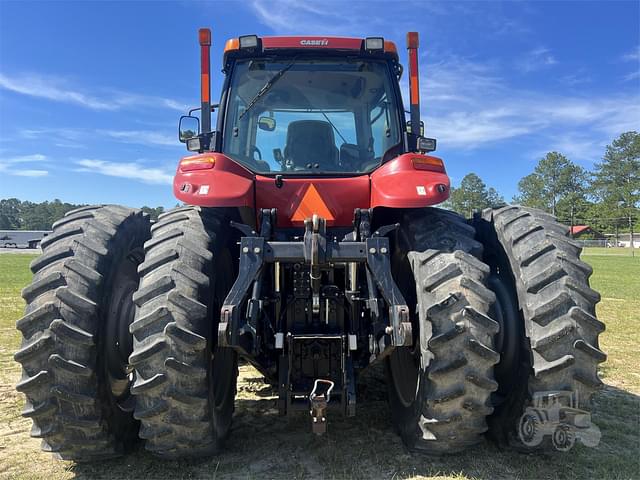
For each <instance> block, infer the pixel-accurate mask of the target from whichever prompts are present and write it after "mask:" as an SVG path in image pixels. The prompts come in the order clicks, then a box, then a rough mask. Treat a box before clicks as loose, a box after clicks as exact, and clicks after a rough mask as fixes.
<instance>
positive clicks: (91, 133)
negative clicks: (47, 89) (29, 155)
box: [19, 128, 178, 148]
mask: <svg viewBox="0 0 640 480" xmlns="http://www.w3.org/2000/svg"><path fill="white" fill-rule="evenodd" d="M19 134H20V135H21V136H22V137H23V138H27V139H38V140H39V141H43V140H46V139H53V140H55V142H56V143H54V145H56V146H58V147H64V148H84V145H83V144H81V143H80V142H81V140H83V139H84V140H86V139H88V138H96V137H97V138H101V139H107V140H109V139H111V140H114V141H116V142H120V143H129V144H136V145H150V146H171V147H175V146H178V139H177V135H176V134H173V135H171V134H169V133H167V132H166V131H165V132H163V131H157V130H110V129H88V128H86V129H83V128H37V129H25V130H20V131H19ZM61 140H63V141H61Z"/></svg>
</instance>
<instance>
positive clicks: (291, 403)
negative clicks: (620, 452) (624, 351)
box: [15, 29, 605, 461]
mask: <svg viewBox="0 0 640 480" xmlns="http://www.w3.org/2000/svg"><path fill="white" fill-rule="evenodd" d="M199 44H200V54H201V55H200V57H201V102H200V103H201V104H200V107H199V108H196V109H193V110H192V111H190V112H188V113H189V114H188V115H185V116H183V117H181V119H180V125H179V139H180V141H182V142H183V143H185V145H186V148H187V150H188V151H189V152H190V153H189V154H188V156H185V157H184V158H182V160H180V162H179V164H178V166H177V171H176V174H175V178H174V181H173V191H174V194H175V196H176V197H177V199H178V200H180V201H181V202H182V203H183V205H184V206H181V207H178V208H175V209H173V210H171V211H168V212H166V213H164V214H162V215H161V216H160V217H159V219H158V221H157V222H155V223H152V222H151V221H150V219H149V217H148V216H147V215H145V214H144V213H143V212H142V211H140V210H137V209H130V208H125V207H122V206H117V205H97V206H87V207H83V208H80V209H77V210H74V211H71V212H69V213H67V214H66V215H65V216H64V217H63V218H62V219H61V220H59V221H57V222H56V223H55V224H54V225H53V232H52V233H51V234H50V235H49V236H47V237H46V238H44V239H43V240H42V249H43V253H42V255H41V256H40V257H38V258H37V259H35V260H34V261H33V262H32V263H31V270H32V271H33V273H34V277H33V281H32V283H31V284H30V285H29V286H27V287H26V288H25V289H24V290H23V292H22V296H23V297H24V299H25V300H26V303H27V306H26V310H25V315H24V316H23V317H22V318H21V319H19V320H18V321H17V328H18V329H19V330H20V331H21V332H22V335H23V342H22V346H21V348H20V349H19V350H18V352H17V353H16V354H15V359H16V360H17V361H18V362H19V363H20V364H21V365H22V378H21V380H20V381H19V383H18V385H17V387H16V388H17V390H18V391H20V392H23V393H24V394H25V396H26V406H25V408H24V410H23V412H22V414H23V415H24V416H26V417H30V418H31V419H32V420H33V428H32V430H31V435H32V436H33V437H37V438H41V439H42V448H43V449H44V450H45V451H48V452H53V453H54V454H55V455H57V456H58V457H60V458H64V459H73V460H75V461H92V460H95V459H99V458H104V457H111V456H115V455H119V454H122V453H126V452H128V451H130V450H131V449H132V448H134V447H135V445H136V444H137V443H138V442H143V443H144V446H145V448H146V449H147V450H149V451H151V452H153V453H154V454H156V455H158V456H161V457H166V458H178V457H194V456H207V455H212V454H214V453H216V452H218V451H219V450H220V449H221V447H222V446H223V443H224V440H225V438H226V437H227V436H228V434H229V432H230V429H231V423H232V417H233V414H234V396H235V393H236V382H237V377H238V362H239V359H240V360H241V361H243V362H247V363H248V364H250V365H252V366H253V367H255V368H256V369H257V370H258V371H259V372H260V373H261V374H262V375H263V376H264V378H265V381H266V382H268V383H269V384H271V385H272V386H273V389H274V391H275V392H277V396H278V400H277V405H278V410H279V412H280V414H282V415H296V414H298V415H306V416H308V417H309V422H310V425H311V430H312V431H313V432H314V433H316V434H322V433H324V432H325V431H326V430H327V425H328V424H329V423H330V422H332V421H336V419H337V418H341V419H342V420H340V421H349V419H348V417H351V416H353V415H356V413H357V410H358V409H357V406H358V388H357V385H356V382H357V379H358V378H359V376H360V375H361V374H362V372H363V371H365V370H366V369H367V368H370V367H372V366H375V365H379V366H381V369H383V370H384V372H385V375H386V383H387V386H388V399H389V412H390V413H389V415H390V417H391V420H392V423H393V425H394V427H395V430H396V431H397V432H398V434H399V435H400V436H401V438H402V440H403V442H404V443H405V444H406V446H407V447H408V449H410V450H411V451H419V452H424V453H427V454H446V453H455V452H459V451H462V450H464V449H467V448H469V447H471V446H473V445H475V444H478V443H479V442H481V441H483V439H484V437H485V434H487V435H488V436H490V437H491V438H493V439H495V441H496V442H498V443H499V444H500V445H505V446H509V445H511V446H514V447H516V448H517V447H523V448H526V445H523V444H522V442H521V440H520V439H519V438H518V434H517V431H518V419H519V418H520V416H521V415H522V413H523V412H524V410H525V408H526V407H527V405H528V404H529V402H530V399H531V398H533V396H534V395H535V394H536V392H540V391H558V390H562V391H570V392H575V393H578V394H579V398H580V399H581V403H580V405H579V407H580V408H588V406H589V398H590V396H591V394H592V393H593V392H594V391H595V389H597V388H598V386H599V385H600V384H601V382H600V380H599V379H598V375H597V366H598V363H600V362H602V361H604V359H605V354H604V353H603V352H602V351H601V350H600V349H599V348H598V335H599V333H600V332H602V331H603V329H604V325H603V324H602V323H601V322H600V321H599V320H597V319H596V317H595V304H596V303H597V302H598V300H599V295H598V293H597V292H595V291H594V290H592V289H591V288H590V287H589V280H588V279H589V276H590V275H591V268H590V267H589V266H588V265H587V264H586V263H584V262H582V261H581V260H580V251H581V249H580V246H579V245H578V244H577V243H576V242H574V241H573V240H572V239H571V238H570V237H569V229H568V228H567V227H565V226H563V225H561V224H559V223H558V222H556V220H555V218H554V217H553V216H551V215H549V214H547V213H544V212H542V211H539V210H534V209H530V208H524V207H520V206H515V205H503V206H500V207H496V208H492V209H487V210H484V211H482V212H478V213H477V214H476V215H474V216H473V218H469V219H467V218H464V217H462V216H460V215H458V214H456V213H454V212H452V211H448V210H445V209H441V208H437V207H435V206H436V205H438V204H440V203H442V202H444V201H445V200H447V198H448V196H449V191H450V181H449V178H448V176H447V173H446V170H445V166H444V163H443V161H442V159H440V158H438V157H436V156H433V155H431V152H433V151H434V150H435V148H436V141H435V140H434V139H431V138H427V137H425V136H424V133H423V131H424V124H423V123H422V122H421V120H420V86H419V81H418V79H419V73H418V58H419V55H418V34H417V33H415V32H410V33H408V34H407V52H408V77H409V90H410V92H409V103H410V105H409V110H408V111H405V107H404V105H403V100H402V94H401V88H400V79H401V77H402V74H403V70H404V69H403V67H402V65H401V64H400V61H399V56H398V50H397V47H396V45H395V44H394V43H393V42H391V41H388V40H385V39H384V38H381V37H368V38H336V37H322V36H302V37H284V36H283V37H266V36H265V37H260V36H257V35H245V36H240V37H238V38H232V39H231V40H229V41H227V43H226V45H225V47H224V54H223V73H224V75H225V77H224V83H223V86H222V92H221V95H220V101H219V103H217V104H212V102H211V98H210V97H211V87H210V48H211V32H210V30H209V29H201V30H200V31H199ZM196 112H199V113H196ZM212 112H217V119H216V122H215V126H214V125H212Z"/></svg>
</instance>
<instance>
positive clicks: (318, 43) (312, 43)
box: [300, 38, 329, 47]
mask: <svg viewBox="0 0 640 480" xmlns="http://www.w3.org/2000/svg"><path fill="white" fill-rule="evenodd" d="M300 45H302V46H303V47H326V46H327V45H329V40H327V39H326V38H323V39H322V40H300Z"/></svg>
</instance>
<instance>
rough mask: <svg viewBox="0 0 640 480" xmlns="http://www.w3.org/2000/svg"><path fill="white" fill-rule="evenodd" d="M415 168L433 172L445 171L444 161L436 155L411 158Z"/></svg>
mask: <svg viewBox="0 0 640 480" xmlns="http://www.w3.org/2000/svg"><path fill="white" fill-rule="evenodd" d="M411 162H412V163H413V168H415V169H416V170H430V171H432V172H440V173H445V170H444V163H442V160H440V159H439V158H436V157H427V156H424V157H413V158H412V159H411Z"/></svg>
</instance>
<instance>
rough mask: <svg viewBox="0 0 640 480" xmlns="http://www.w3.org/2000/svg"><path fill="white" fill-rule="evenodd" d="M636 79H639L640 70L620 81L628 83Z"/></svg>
mask: <svg viewBox="0 0 640 480" xmlns="http://www.w3.org/2000/svg"><path fill="white" fill-rule="evenodd" d="M638 78H640V70H636V71H635V72H631V73H628V74H627V75H625V76H624V77H623V78H622V80H623V81H625V82H630V81H632V80H636V79H638Z"/></svg>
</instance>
